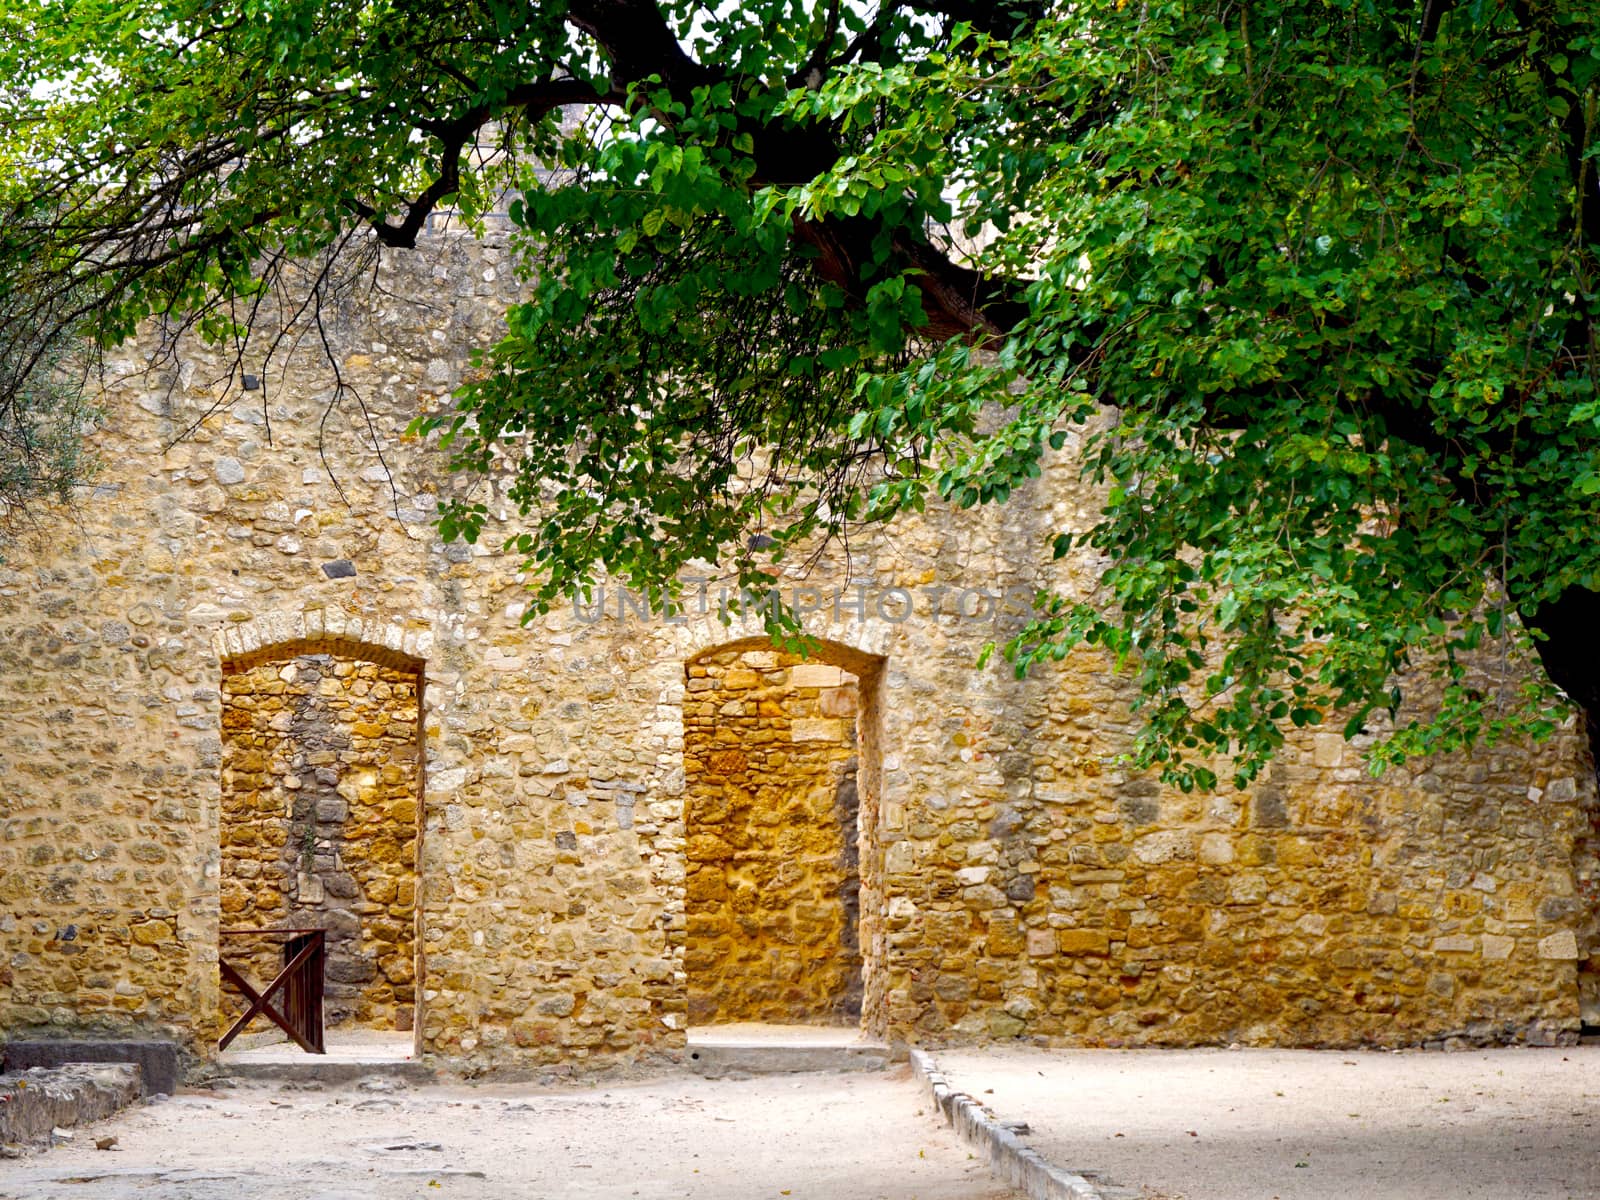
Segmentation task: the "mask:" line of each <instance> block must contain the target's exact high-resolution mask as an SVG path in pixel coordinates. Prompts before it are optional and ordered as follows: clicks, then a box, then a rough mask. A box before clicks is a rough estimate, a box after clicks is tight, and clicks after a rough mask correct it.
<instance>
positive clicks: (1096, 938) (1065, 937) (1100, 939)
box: [1056, 929, 1111, 954]
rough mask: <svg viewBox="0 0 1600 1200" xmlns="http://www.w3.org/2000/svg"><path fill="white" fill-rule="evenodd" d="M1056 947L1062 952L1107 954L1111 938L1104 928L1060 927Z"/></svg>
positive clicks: (1057, 932) (1057, 931)
mask: <svg viewBox="0 0 1600 1200" xmlns="http://www.w3.org/2000/svg"><path fill="white" fill-rule="evenodd" d="M1056 949H1057V950H1058V951H1060V952H1061V953H1062V954H1106V953H1108V952H1109V951H1110V949H1111V939H1110V937H1109V936H1107V934H1106V932H1105V930H1103V929H1058V930H1056Z"/></svg>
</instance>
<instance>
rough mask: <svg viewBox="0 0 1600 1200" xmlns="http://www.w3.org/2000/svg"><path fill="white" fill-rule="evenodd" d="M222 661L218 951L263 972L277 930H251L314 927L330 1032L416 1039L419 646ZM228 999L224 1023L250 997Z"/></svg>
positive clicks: (328, 646) (265, 652)
mask: <svg viewBox="0 0 1600 1200" xmlns="http://www.w3.org/2000/svg"><path fill="white" fill-rule="evenodd" d="M222 673H223V678H222V689H221V690H222V761H221V820H220V822H219V826H218V828H219V840H220V848H221V855H220V879H219V893H220V896H219V900H220V907H221V929H222V931H223V945H222V946H221V947H220V948H219V950H220V952H221V953H223V954H225V955H226V956H227V958H228V960H229V962H230V963H232V964H233V965H234V966H236V967H239V968H241V969H242V970H243V971H244V972H245V974H246V976H247V977H248V978H253V979H254V980H255V982H256V984H257V985H262V984H265V983H266V982H267V981H269V980H270V979H272V977H273V976H274V974H275V973H276V970H277V968H278V966H279V965H280V960H281V956H282V945H281V943H282V941H283V939H282V938H278V937H274V936H270V935H267V934H261V935H260V936H255V935H254V933H253V932H252V931H270V930H282V929H316V930H321V931H323V937H324V939H325V944H326V968H325V990H324V1002H323V1013H324V1017H325V1021H326V1025H327V1028H328V1030H329V1036H330V1038H332V1039H334V1040H337V1039H338V1038H339V1036H341V1035H351V1034H353V1033H354V1032H355V1031H363V1032H364V1033H370V1034H388V1035H404V1037H403V1040H404V1041H405V1042H406V1043H407V1044H408V1045H410V1046H411V1047H412V1049H413V1050H414V1049H415V1042H416V1031H417V1030H418V1029H419V1028H420V1021H419V1019H418V1004H419V997H420V974H421V952H420V947H421V938H420V928H419V912H420V908H419V901H420V896H419V894H418V892H419V887H418V873H417V864H418V849H419V840H420V839H419V831H420V828H421V812H420V809H421V796H422V769H423V762H422V741H421V736H420V731H421V709H422V692H423V672H422V663H421V661H420V660H417V659H413V658H410V657H409V656H405V655H402V654H399V653H396V652H394V651H389V650H385V649H383V648H380V647H372V646H368V645H365V644H363V643H357V642H347V641H345V640H343V639H338V638H326V639H317V640H316V641H314V642H311V641H306V642H300V641H296V642H288V643H282V644H279V645H276V646H271V647H265V648H262V649H260V650H256V651H253V652H251V653H250V654H248V655H242V656H239V657H235V658H231V659H227V660H225V661H224V662H223V664H222ZM222 1003H223V1011H222V1012H221V1013H220V1014H219V1017H220V1019H221V1022H222V1027H223V1028H226V1027H227V1025H228V1024H230V1023H231V1021H232V1020H233V1018H234V1017H235V1016H236V1015H237V1014H238V1013H239V1012H241V1011H243V1009H244V1002H243V1000H242V998H241V997H239V996H238V995H237V994H235V993H234V992H233V991H232V990H231V989H224V992H223V998H222ZM250 1029H251V1030H252V1031H257V1032H258V1034H259V1035H266V1036H269V1037H270V1036H273V1035H271V1034H270V1030H271V1026H270V1024H269V1023H268V1022H266V1021H264V1020H258V1021H257V1022H256V1023H255V1024H253V1025H251V1026H250ZM391 1040H392V1039H391ZM239 1044H243V1045H248V1044H249V1041H248V1040H247V1041H246V1042H244V1043H239Z"/></svg>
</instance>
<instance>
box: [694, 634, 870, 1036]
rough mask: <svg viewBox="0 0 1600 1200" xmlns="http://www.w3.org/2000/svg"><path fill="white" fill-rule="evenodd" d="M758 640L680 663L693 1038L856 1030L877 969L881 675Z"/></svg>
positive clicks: (857, 655)
mask: <svg viewBox="0 0 1600 1200" xmlns="http://www.w3.org/2000/svg"><path fill="white" fill-rule="evenodd" d="M810 649H811V652H810V653H809V654H807V655H805V656H802V655H799V654H792V653H787V652H784V651H781V650H777V649H774V648H773V646H772V645H771V644H770V643H769V642H767V641H766V640H765V639H746V640H743V641H737V642H731V643H728V644H725V645H722V646H716V647H712V648H711V649H709V650H706V651H703V652H702V653H700V654H698V655H696V656H695V657H694V658H692V659H690V660H689V661H688V662H687V663H686V664H685V676H686V677H685V692H684V702H683V730H684V736H683V746H684V749H683V755H684V825H685V835H686V846H685V869H686V877H685V883H684V896H685V935H684V969H685V975H686V987H687V996H688V1020H689V1026H690V1028H691V1029H695V1028H702V1029H703V1028H705V1027H707V1026H712V1025H726V1024H733V1023H746V1022H761V1023H769V1024H784V1025H844V1026H852V1027H853V1026H856V1025H858V1024H860V1022H861V1018H862V1013H863V1006H864V996H865V994H866V993H867V992H869V991H870V990H871V987H872V983H873V976H874V967H875V964H876V962H877V960H878V957H879V956H878V948H877V946H876V945H875V941H874V938H875V934H876V930H877V928H878V921H877V912H878V907H879V906H878V902H877V897H878V892H879V887H878V875H879V871H878V864H877V859H876V856H875V854H874V853H873V845H874V838H873V834H874V833H875V830H876V820H877V797H878V789H879V776H880V770H879V765H878V753H879V750H878V733H877V730H878V726H877V688H878V681H879V677H880V675H881V672H882V666H883V660H882V659H881V658H878V657H877V656H874V655H868V654H864V653H862V652H860V651H857V650H853V649H851V648H849V647H845V646H840V645H837V644H835V643H820V644H816V645H814V646H813V647H811V648H810Z"/></svg>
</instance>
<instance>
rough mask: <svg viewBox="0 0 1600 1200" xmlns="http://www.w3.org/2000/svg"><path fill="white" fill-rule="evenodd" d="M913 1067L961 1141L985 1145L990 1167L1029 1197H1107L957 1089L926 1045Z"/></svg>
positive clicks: (1034, 1199)
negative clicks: (1050, 1158) (1048, 1157)
mask: <svg viewBox="0 0 1600 1200" xmlns="http://www.w3.org/2000/svg"><path fill="white" fill-rule="evenodd" d="M911 1070H912V1071H913V1072H914V1073H915V1074H916V1076H917V1078H918V1079H920V1080H921V1081H922V1082H923V1083H925V1084H927V1086H928V1091H929V1093H930V1094H931V1095H932V1096H933V1102H934V1103H935V1104H937V1105H938V1106H939V1111H940V1112H942V1113H943V1114H944V1119H945V1120H946V1121H948V1122H949V1123H950V1127H951V1128H952V1129H954V1130H955V1131H956V1133H957V1134H958V1135H959V1136H960V1137H961V1140H962V1141H964V1142H966V1143H967V1144H968V1145H970V1146H975V1147H977V1148H979V1149H981V1150H982V1151H983V1152H984V1153H985V1154H986V1155H988V1158H989V1167H990V1169H991V1170H992V1171H993V1172H994V1173H995V1174H996V1175H1001V1176H1003V1177H1004V1178H1005V1179H1006V1181H1007V1182H1008V1183H1010V1184H1011V1186H1012V1187H1014V1188H1019V1189H1021V1190H1022V1192H1024V1193H1025V1194H1026V1195H1027V1196H1028V1198H1029V1200H1107V1197H1106V1196H1105V1194H1104V1193H1103V1192H1101V1191H1100V1189H1099V1188H1097V1187H1095V1186H1094V1184H1092V1183H1090V1182H1089V1181H1088V1180H1087V1179H1085V1178H1084V1177H1083V1176H1082V1175H1074V1174H1073V1173H1072V1172H1071V1171H1065V1170H1063V1169H1062V1168H1060V1167H1058V1166H1056V1165H1055V1164H1053V1163H1050V1162H1048V1161H1046V1160H1045V1159H1044V1157H1043V1156H1042V1155H1040V1154H1039V1152H1038V1151H1037V1150H1035V1149H1033V1148H1032V1147H1031V1146H1025V1145H1023V1144H1022V1141H1021V1139H1019V1138H1018V1137H1017V1135H1016V1134H1015V1133H1013V1132H1011V1130H1009V1129H1007V1128H1006V1127H1005V1126H1004V1125H1002V1124H1000V1122H999V1121H997V1120H995V1119H994V1117H992V1116H990V1115H989V1114H988V1113H987V1112H985V1111H984V1108H983V1105H981V1104H979V1103H978V1102H977V1101H976V1100H974V1099H973V1098H972V1097H971V1096H969V1095H967V1094H966V1093H965V1092H958V1091H956V1090H955V1089H954V1088H952V1087H951V1086H950V1084H949V1083H948V1082H947V1081H946V1080H945V1077H944V1074H943V1072H941V1071H940V1070H939V1064H938V1063H936V1062H934V1060H933V1057H932V1055H930V1054H928V1052H927V1051H925V1050H912V1051H911Z"/></svg>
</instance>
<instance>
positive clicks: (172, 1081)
mask: <svg viewBox="0 0 1600 1200" xmlns="http://www.w3.org/2000/svg"><path fill="white" fill-rule="evenodd" d="M68 1063H131V1064H132V1065H133V1066H134V1067H135V1068H136V1069H137V1076H136V1077H137V1080H138V1088H139V1094H142V1095H145V1096H154V1095H158V1094H161V1095H168V1096H170V1095H172V1093H174V1092H176V1091H177V1090H178V1085H179V1084H181V1083H182V1082H183V1073H182V1065H183V1060H182V1054H181V1052H180V1050H179V1049H178V1045H177V1043H176V1042H168V1041H159V1040H147V1041H137V1040H133V1041H91V1040H87V1039H83V1038H62V1039H44V1038H40V1039H17V1040H13V1041H9V1042H7V1043H6V1044H5V1046H4V1047H3V1048H0V1064H3V1068H4V1070H5V1071H7V1072H17V1071H27V1070H30V1069H32V1068H35V1067H50V1068H54V1067H62V1066H65V1065H66V1064H68Z"/></svg>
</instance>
